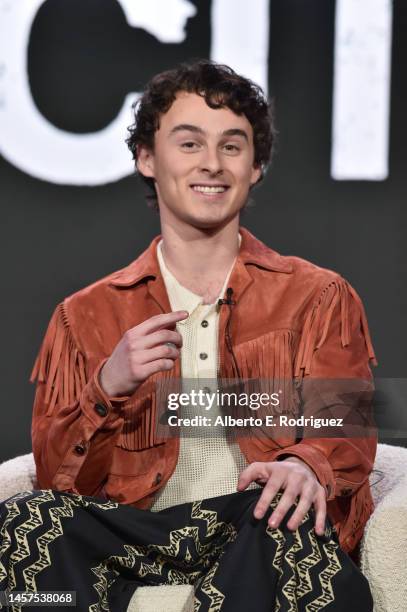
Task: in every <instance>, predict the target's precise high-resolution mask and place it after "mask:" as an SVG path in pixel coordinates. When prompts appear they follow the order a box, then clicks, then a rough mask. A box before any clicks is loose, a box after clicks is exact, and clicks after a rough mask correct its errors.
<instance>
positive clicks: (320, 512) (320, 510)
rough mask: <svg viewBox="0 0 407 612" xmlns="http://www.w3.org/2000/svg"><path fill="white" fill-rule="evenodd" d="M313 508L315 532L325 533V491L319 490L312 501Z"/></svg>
mask: <svg viewBox="0 0 407 612" xmlns="http://www.w3.org/2000/svg"><path fill="white" fill-rule="evenodd" d="M314 508H315V532H316V533H317V534H318V535H323V534H324V533H325V522H326V495H325V491H323V490H322V491H320V492H319V493H317V496H316V498H315V501H314Z"/></svg>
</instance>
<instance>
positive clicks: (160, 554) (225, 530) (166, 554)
mask: <svg viewBox="0 0 407 612" xmlns="http://www.w3.org/2000/svg"><path fill="white" fill-rule="evenodd" d="M260 493H261V489H252V490H250V491H245V492H239V493H233V494H230V495H224V496H221V497H216V498H211V499H206V500H201V501H197V502H192V503H186V504H181V505H179V506H173V507H171V508H167V509H166V510H162V511H160V512H149V511H147V510H139V509H137V508H133V507H131V506H124V505H121V504H118V503H116V502H112V501H106V500H102V499H97V498H92V497H87V496H82V495H74V494H69V493H61V492H57V491H50V490H42V491H32V492H25V493H21V494H19V495H16V496H14V497H12V498H10V499H9V500H6V502H3V504H1V506H0V508H1V530H2V537H3V546H2V558H3V559H7V562H8V566H9V580H11V583H10V584H11V587H12V588H16V586H15V585H18V587H19V590H36V589H38V590H41V589H42V590H46V588H45V586H43V585H46V583H47V581H49V582H50V581H51V580H55V577H56V576H59V577H60V578H61V582H63V584H64V586H66V585H68V586H69V584H70V585H71V587H75V586H77V584H78V582H77V580H78V575H80V576H81V581H82V582H83V584H81V585H79V587H77V588H79V590H80V595H81V597H82V599H83V601H84V602H85V601H86V607H84V608H80V609H91V608H90V607H89V606H90V605H92V601H93V602H94V605H96V603H99V604H101V603H102V602H103V603H104V604H105V605H107V604H108V603H109V604H110V605H111V606H112V608H111V609H115V610H119V609H123V610H125V609H126V603H125V602H127V603H128V601H129V599H130V598H131V595H132V593H133V592H134V590H135V589H136V588H137V587H138V586H140V585H159V584H192V585H194V587H195V593H196V598H197V601H199V603H200V606H201V607H200V610H201V611H202V612H203V611H204V610H208V611H212V610H222V612H228V610H236V611H238V610H244V609H246V608H245V606H246V607H247V606H248V605H250V607H255V608H256V609H257V610H258V611H259V612H260V611H261V610H271V609H274V607H271V606H276V605H277V604H278V606H279V609H280V610H289V609H292V605H294V602H295V606H296V609H298V610H305V609H308V610H320V609H324V610H327V611H328V610H332V611H334V610H345V608H346V607H358V609H360V610H366V611H368V610H371V609H372V607H371V597H370V591H369V587H368V584H367V581H366V579H365V578H364V577H363V575H362V574H361V572H360V571H359V570H358V568H357V567H356V566H355V565H354V564H353V562H352V561H351V560H350V558H349V557H348V556H347V555H346V554H345V553H344V552H343V551H342V550H341V548H340V546H339V544H338V541H337V538H336V535H335V533H334V531H333V530H332V528H331V526H330V525H329V522H327V528H326V531H325V535H324V536H317V535H316V534H315V531H314V529H313V516H312V513H309V514H307V515H306V516H305V517H304V520H303V522H302V524H301V525H300V527H299V528H298V529H297V530H296V531H294V532H291V531H290V530H288V528H287V526H286V523H287V520H288V517H289V515H287V517H286V519H285V520H284V521H283V523H282V525H281V526H280V528H279V529H271V528H270V527H268V526H267V518H268V516H269V513H268V514H266V516H265V517H264V518H263V519H262V520H260V521H259V520H257V519H255V518H254V517H253V509H254V505H255V504H256V501H257V499H258V497H259V495H260ZM274 503H277V500H276V501H275V502H274ZM293 509H294V507H293V508H292V509H291V512H292V511H293ZM24 546H25V557H24V562H22V560H21V555H22V551H23V549H24ZM27 547H28V550H27ZM69 556H70V558H69V559H68V557H69ZM27 559H28V561H27ZM73 559H74V560H75V563H76V564H77V565H76V567H77V571H76V572H75V573H74V575H72V571H71V570H70V564H71V563H72V560H73ZM19 564H20V565H21V564H22V565H21V571H19ZM28 566H29V567H31V572H28V574H29V575H30V576H31V578H30V580H29V582H28V583H26V584H25V585H22V582H21V581H23V580H26V578H24V576H26V575H27V572H26V571H25V572H24V571H22V570H23V568H24V570H26V568H27V567H28ZM10 568H12V569H11V570H10ZM10 574H12V575H10ZM63 574H64V576H62V575H63ZM95 577H96V578H95ZM13 585H14V586H13ZM0 586H1V583H0ZM21 587H23V588H21ZM1 588H4V587H3V586H2V587H1ZM53 588H56V587H55V584H54V587H53ZM58 590H63V588H62V587H60V588H58ZM67 590H76V589H75V588H71V589H67ZM92 598H93V599H92ZM115 606H116V607H115ZM106 609H109V608H106Z"/></svg>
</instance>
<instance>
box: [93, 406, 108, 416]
mask: <svg viewBox="0 0 407 612" xmlns="http://www.w3.org/2000/svg"><path fill="white" fill-rule="evenodd" d="M95 411H96V412H97V413H98V415H99V416H102V417H104V416H106V415H107V408H106V406H104V405H103V404H96V405H95Z"/></svg>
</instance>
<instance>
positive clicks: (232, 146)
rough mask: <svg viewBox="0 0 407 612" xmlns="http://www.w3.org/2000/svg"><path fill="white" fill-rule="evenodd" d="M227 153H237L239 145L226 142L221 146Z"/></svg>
mask: <svg viewBox="0 0 407 612" xmlns="http://www.w3.org/2000/svg"><path fill="white" fill-rule="evenodd" d="M223 148H224V149H225V150H226V151H227V152H228V153H237V152H239V151H240V147H238V146H237V145H235V144H232V143H227V144H225V145H224V147H223Z"/></svg>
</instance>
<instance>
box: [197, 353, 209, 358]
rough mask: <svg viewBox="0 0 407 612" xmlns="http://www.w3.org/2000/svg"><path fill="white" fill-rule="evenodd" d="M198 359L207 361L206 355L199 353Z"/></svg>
mask: <svg viewBox="0 0 407 612" xmlns="http://www.w3.org/2000/svg"><path fill="white" fill-rule="evenodd" d="M199 358H200V359H208V353H199Z"/></svg>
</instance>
